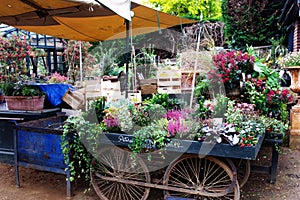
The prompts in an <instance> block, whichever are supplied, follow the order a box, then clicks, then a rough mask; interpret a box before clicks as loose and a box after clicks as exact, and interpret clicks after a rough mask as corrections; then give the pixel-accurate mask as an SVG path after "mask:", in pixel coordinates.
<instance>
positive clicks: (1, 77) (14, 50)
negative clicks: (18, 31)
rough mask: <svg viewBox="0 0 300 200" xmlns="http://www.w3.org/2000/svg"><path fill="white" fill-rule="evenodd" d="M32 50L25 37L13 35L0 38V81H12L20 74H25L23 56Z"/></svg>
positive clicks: (25, 68)
mask: <svg viewBox="0 0 300 200" xmlns="http://www.w3.org/2000/svg"><path fill="white" fill-rule="evenodd" d="M31 52H32V47H31V46H30V45H29V44H28V43H27V40H26V38H25V37H24V38H20V37H18V36H16V35H13V36H12V37H11V38H4V37H1V38H0V81H5V82H14V81H16V77H17V76H18V75H20V74H26V73H27V71H28V69H27V67H26V60H25V58H26V57H27V56H29V55H30V54H31Z"/></svg>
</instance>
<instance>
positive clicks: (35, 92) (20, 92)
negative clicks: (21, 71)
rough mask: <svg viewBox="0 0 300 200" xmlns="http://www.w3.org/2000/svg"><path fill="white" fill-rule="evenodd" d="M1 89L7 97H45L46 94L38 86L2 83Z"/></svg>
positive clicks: (0, 84)
mask: <svg viewBox="0 0 300 200" xmlns="http://www.w3.org/2000/svg"><path fill="white" fill-rule="evenodd" d="M0 89H1V90H2V92H3V93H4V94H5V95H6V96H28V97H32V96H43V95H45V93H44V92H43V91H41V90H40V89H39V88H38V87H37V86H34V85H28V84H24V83H23V82H18V83H0Z"/></svg>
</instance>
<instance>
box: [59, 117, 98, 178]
mask: <svg viewBox="0 0 300 200" xmlns="http://www.w3.org/2000/svg"><path fill="white" fill-rule="evenodd" d="M86 117H87V115H86V114H80V115H78V116H70V117H69V118H68V119H67V120H66V121H65V123H64V126H63V135H62V142H61V147H62V152H63V154H64V159H65V163H66V165H68V166H69V170H70V174H71V177H70V181H74V180H75V179H76V178H81V177H84V178H85V180H89V175H90V170H91V162H92V159H93V156H92V155H93V154H95V153H96V151H97V148H98V141H99V140H98V137H99V135H100V134H101V133H102V127H101V124H99V123H94V122H90V121H88V120H86ZM67 169H68V168H66V170H67Z"/></svg>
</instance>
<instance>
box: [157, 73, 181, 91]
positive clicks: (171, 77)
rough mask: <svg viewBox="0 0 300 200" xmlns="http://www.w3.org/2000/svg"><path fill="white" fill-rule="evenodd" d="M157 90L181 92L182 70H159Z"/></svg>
mask: <svg viewBox="0 0 300 200" xmlns="http://www.w3.org/2000/svg"><path fill="white" fill-rule="evenodd" d="M157 92H158V93H167V94H180V93H181V71H180V70H159V71H158V72H157Z"/></svg>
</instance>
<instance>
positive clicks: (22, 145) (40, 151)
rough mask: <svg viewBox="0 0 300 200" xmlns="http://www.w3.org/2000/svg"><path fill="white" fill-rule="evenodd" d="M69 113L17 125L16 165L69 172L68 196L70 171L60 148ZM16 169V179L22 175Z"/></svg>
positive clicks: (67, 174) (68, 182) (62, 172)
mask: <svg viewBox="0 0 300 200" xmlns="http://www.w3.org/2000/svg"><path fill="white" fill-rule="evenodd" d="M65 119H66V116H59V117H58V116H56V117H49V118H44V119H39V120H33V121H28V122H23V123H19V124H17V125H16V126H15V130H16V131H15V138H16V146H15V166H17V167H18V166H23V167H28V168H33V169H39V170H43V171H49V172H55V173H59V174H65V175H66V176H67V196H68V197H70V196H71V188H70V187H71V186H70V181H69V178H70V172H69V170H65V169H67V168H68V166H67V165H66V164H65V162H64V155H63V152H62V148H61V141H62V140H61V136H62V133H63V129H62V126H63V121H64V120H65ZM18 174H19V173H18V170H16V182H17V185H19V175H18Z"/></svg>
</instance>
